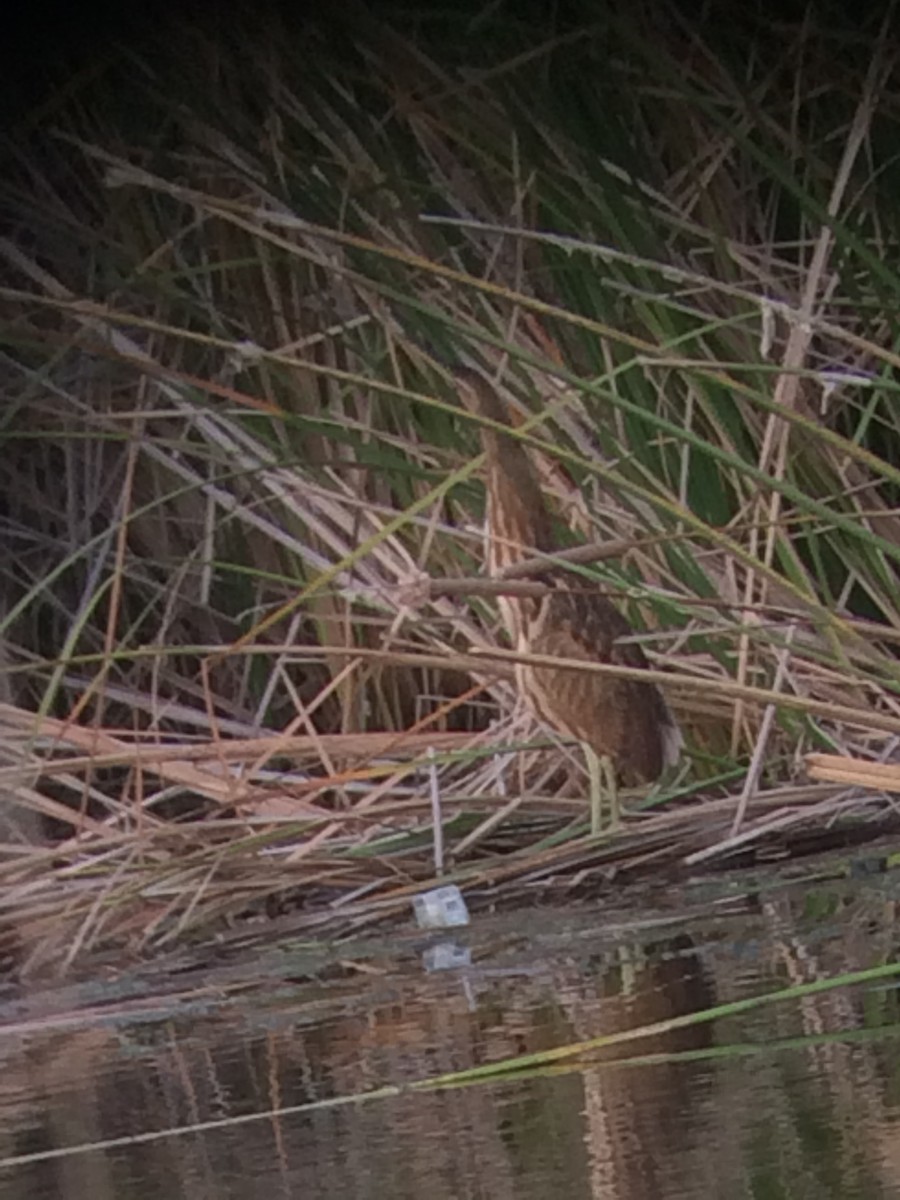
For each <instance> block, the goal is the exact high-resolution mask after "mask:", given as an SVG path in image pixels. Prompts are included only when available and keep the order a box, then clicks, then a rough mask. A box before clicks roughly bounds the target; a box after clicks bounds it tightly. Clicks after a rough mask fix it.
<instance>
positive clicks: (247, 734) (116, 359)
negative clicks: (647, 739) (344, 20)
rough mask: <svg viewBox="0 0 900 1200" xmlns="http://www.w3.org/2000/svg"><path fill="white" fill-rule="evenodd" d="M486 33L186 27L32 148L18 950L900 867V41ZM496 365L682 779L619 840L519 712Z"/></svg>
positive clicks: (9, 514)
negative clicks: (833, 835) (767, 864)
mask: <svg viewBox="0 0 900 1200" xmlns="http://www.w3.org/2000/svg"><path fill="white" fill-rule="evenodd" d="M590 7H591V6H586V9H588V8H590ZM492 11H493V10H490V9H486V10H484V11H483V12H481V14H480V15H478V14H476V13H475V12H474V10H473V11H472V12H471V13H470V12H469V11H468V10H467V9H466V8H465V6H464V7H463V8H462V9H460V10H459V11H458V12H457V13H456V14H455V15H454V16H448V15H446V14H444V15H443V16H441V15H434V16H432V17H430V18H429V17H423V18H422V19H421V21H420V24H419V25H418V26H417V28H416V29H415V30H413V31H410V30H408V29H407V30H406V31H405V32H404V33H402V34H401V33H400V32H399V30H400V29H401V28H405V27H404V26H403V25H402V23H401V22H400V21H399V18H398V23H397V24H396V25H394V24H392V23H391V21H390V20H389V19H388V18H385V19H384V20H381V21H379V22H377V23H375V22H374V21H372V20H370V19H369V18H367V17H366V16H365V15H364V14H363V13H361V12H360V13H357V14H356V16H355V18H354V21H353V22H352V23H351V26H350V28H349V29H348V28H344V29H342V30H334V29H331V28H329V26H328V23H327V20H326V19H325V18H322V19H321V20H320V21H319V22H318V24H315V25H313V24H308V25H307V26H305V27H304V28H303V29H291V28H288V27H286V26H284V25H281V24H279V22H278V20H277V19H276V18H274V17H272V18H271V19H267V20H265V21H261V22H260V21H252V20H251V19H250V17H248V18H247V19H246V24H245V25H244V26H243V27H241V26H240V25H238V26H237V27H236V29H234V30H232V32H231V35H230V36H228V37H225V36H220V35H218V34H216V33H215V32H214V31H213V30H212V28H211V27H205V26H204V25H203V24H202V23H201V24H191V23H190V22H189V21H187V20H183V21H182V22H181V23H179V24H178V25H177V26H173V27H172V28H171V29H166V30H163V31H161V32H160V33H159V36H158V38H157V39H154V38H152V37H149V36H147V37H144V38H143V39H139V40H137V41H135V42H134V43H133V44H129V45H125V46H123V45H121V44H120V45H117V46H115V47H111V48H110V50H109V52H108V53H106V54H100V53H99V52H98V54H97V55H96V57H95V59H94V61H93V65H92V69H91V70H90V71H82V72H81V73H77V72H74V73H72V74H71V76H70V78H69V79H68V81H67V86H66V87H61V88H59V89H58V90H57V91H54V92H51V93H49V97H48V98H47V99H45V101H44V102H43V103H42V104H41V106H40V107H37V108H34V109H32V110H29V112H28V113H27V114H24V115H23V117H22V119H21V120H20V122H19V124H18V126H17V127H16V130H15V133H14V136H13V138H12V140H11V148H12V150H13V168H12V169H11V171H10V172H9V175H8V176H7V177H6V178H5V179H4V180H3V182H2V184H0V207H2V212H3V218H4V225H5V227H6V230H7V234H6V236H5V237H4V238H3V239H2V241H0V260H2V263H3V270H2V276H0V279H2V286H0V304H2V349H0V354H2V358H0V364H2V386H3V391H4V401H5V402H4V405H3V409H4V418H3V422H2V436H3V439H4V461H5V465H6V470H5V471H4V472H3V507H4V511H5V517H4V520H3V538H4V550H5V552H4V556H3V591H4V595H5V597H6V605H5V611H4V613H3V614H2V621H0V634H2V639H3V655H4V663H3V666H4V671H3V676H2V678H3V680H4V685H3V686H4V689H5V690H4V694H3V696H2V699H3V701H4V703H3V704H2V705H0V727H2V732H0V756H2V757H0V789H2V809H0V812H2V820H0V829H2V833H3V845H2V848H0V849H2V854H0V913H2V914H3V919H4V920H5V921H7V922H8V923H9V925H10V927H11V928H13V927H14V928H15V931H16V938H18V939H19V940H20V941H21V943H22V944H24V945H26V946H27V947H28V952H29V955H30V956H31V959H32V961H47V960H51V961H54V962H60V963H63V964H70V963H72V962H73V961H74V960H75V959H77V958H78V957H79V956H80V955H81V954H83V953H86V952H87V951H89V950H92V949H96V948H98V947H107V948H109V947H113V948H119V949H121V950H123V951H124V950H127V951H128V952H130V953H144V952H149V951H150V950H153V949H157V948H160V947H166V946H170V945H171V944H172V943H173V942H176V941H178V940H180V939H184V938H188V937H190V938H195V939H196V938H201V939H202V938H209V937H212V936H213V935H214V934H215V933H216V932H217V931H221V930H222V929H223V928H225V927H226V926H227V925H228V924H233V923H235V922H241V921H254V920H258V919H259V918H260V917H264V916H266V915H269V916H271V915H272V914H273V913H276V912H282V911H288V912H290V913H292V914H293V915H294V919H295V920H296V921H297V922H298V923H299V924H300V925H301V926H309V927H310V928H315V929H316V930H320V931H327V932H329V934H335V933H337V932H340V931H341V930H345V929H348V928H355V927H358V925H359V923H360V922H366V921H371V920H380V919H383V918H384V917H386V916H396V915H397V914H400V913H402V914H408V913H409V902H410V897H411V896H412V895H413V894H415V893H416V892H418V891H421V890H422V889H423V888H425V887H428V886H429V885H431V884H432V883H434V882H435V880H436V879H438V878H441V879H452V880H454V881H456V882H458V883H459V884H460V885H461V886H462V887H463V888H464V890H465V891H466V892H467V894H468V895H469V897H470V899H471V901H472V903H473V904H474V905H475V906H476V907H477V905H478V904H479V903H497V902H511V903H512V902H515V903H519V902H522V901H524V900H528V899H532V898H534V897H535V896H541V897H546V896H548V895H552V896H567V895H571V894H572V893H573V891H576V892H578V893H579V894H580V893H581V891H583V890H584V889H588V890H593V891H596V890H598V889H602V888H603V887H608V886H611V884H612V883H613V881H614V880H615V879H616V878H618V877H620V876H621V875H622V874H623V873H630V874H633V875H638V876H640V875H641V874H644V875H647V876H650V875H654V876H657V875H658V874H659V872H661V871H662V872H670V871H677V870H684V869H685V866H686V865H687V867H688V868H696V867H698V866H699V865H700V864H704V863H714V864H716V865H720V864H722V863H726V862H732V861H734V860H735V856H737V855H740V856H746V855H753V854H755V853H757V852H758V851H759V850H760V849H761V848H764V849H765V852H766V853H772V852H777V853H788V852H790V849H791V846H792V845H793V844H795V841H796V838H797V837H798V836H800V835H802V836H808V835H809V834H810V832H817V831H819V832H821V831H832V832H833V831H835V830H837V832H838V834H840V835H841V836H843V835H848V836H857V835H858V834H859V832H860V831H861V830H862V831H864V832H870V833H871V832H874V831H881V830H883V829H884V828H885V827H886V826H887V827H890V824H891V819H892V817H893V813H894V806H893V801H892V800H891V795H892V794H893V793H895V792H897V791H898V790H900V766H898V765H897V763H896V760H897V754H896V750H897V739H898V735H900V706H898V678H900V667H898V661H897V654H896V647H897V644H898V640H900V612H898V607H897V591H898V589H897V569H898V563H900V518H898V516H897V511H896V506H897V497H898V494H900V490H898V489H900V469H898V467H897V465H896V464H897V463H898V462H900V404H898V388H897V384H896V382H895V378H894V375H895V368H896V366H897V364H898V361H900V360H898V355H897V353H896V350H895V348H894V347H895V345H896V330H895V325H896V320H895V314H896V312H897V311H898V307H900V305H898V294H900V286H898V278H897V274H896V271H895V270H894V268H893V266H892V265H891V263H892V257H891V255H892V251H891V247H893V246H895V245H896V243H897V239H896V233H895V231H894V229H893V221H894V218H895V215H896V203H895V200H894V197H895V195H896V189H894V188H893V187H892V185H891V171H892V170H893V167H892V166H890V164H889V163H888V162H887V160H886V159H885V158H884V149H883V147H885V146H886V145H891V144H893V143H892V141H891V139H892V137H895V136H896V128H895V126H896V120H897V115H896V105H895V104H894V102H893V101H894V98H895V96H896V85H897V77H896V68H895V59H896V46H895V45H894V44H893V43H892V41H891V38H892V33H891V30H890V27H889V26H886V27H885V28H884V29H882V28H880V27H878V26H877V25H876V26H873V27H872V29H871V30H870V31H869V32H868V33H866V34H865V35H861V36H858V37H857V38H856V39H855V40H854V41H852V42H848V41H841V38H842V34H841V31H840V29H838V28H836V27H834V26H833V25H829V27H828V28H816V27H814V26H812V25H810V24H809V23H806V24H803V25H800V24H798V25H796V26H795V25H791V24H789V23H787V22H786V23H785V24H784V25H782V26H780V27H776V26H774V25H771V24H768V25H765V26H763V25H759V26H757V25H754V24H753V23H752V19H751V18H749V17H746V18H742V20H743V21H746V23H745V24H743V25H741V26H740V27H735V28H729V29H727V30H723V29H722V28H721V27H720V26H716V25H706V24H704V22H703V20H702V19H701V18H699V17H698V18H697V19H696V23H695V24H694V25H691V26H687V25H685V24H684V23H683V21H682V16H681V15H680V14H679V12H678V11H677V10H676V7H675V6H673V7H672V8H671V9H665V8H664V9H660V6H658V5H654V6H646V7H641V6H635V7H634V10H633V11H632V12H630V14H629V15H628V16H627V17H625V16H622V15H618V16H616V17H613V16H609V17H607V18H601V19H597V18H596V17H595V16H593V15H590V14H589V13H588V12H587V11H586V12H585V13H584V14H583V19H575V16H574V15H573V16H572V20H571V23H570V24H569V25H566V26H565V27H563V26H559V25H558V26H556V27H553V28H551V27H549V26H547V27H543V28H542V27H538V26H535V25H534V24H528V25H527V26H526V25H525V24H524V22H523V23H522V24H518V23H517V21H516V19H515V18H512V17H510V16H509V15H508V14H504V15H503V17H502V20H501V19H500V17H499V16H498V15H497V14H496V13H494V15H492ZM591 12H592V13H593V9H592V10H591ZM661 12H663V13H665V16H664V18H662V19H661V18H660V16H659V14H660V13H661ZM838 46H840V47H841V51H840V55H838ZM836 64H839V69H836ZM601 66H602V71H601ZM457 365H478V366H480V367H481V368H482V369H484V370H489V371H491V372H492V373H493V374H494V375H495V376H496V378H497V379H498V380H499V381H500V386H501V387H502V388H503V390H504V393H505V394H506V396H507V398H508V399H509V400H510V401H511V402H512V403H513V404H515V405H516V406H517V408H518V411H519V413H520V415H521V423H520V424H519V426H518V428H517V436H519V437H521V438H522V440H523V441H524V442H525V443H526V444H527V445H528V446H529V448H530V451H531V453H532V455H533V457H534V461H535V462H536V464H537V466H538V469H539V470H540V473H541V476H542V480H543V483H544V487H545V490H546V493H547V496H548V498H549V500H550V503H551V505H552V506H553V508H554V511H555V514H556V518H557V522H558V528H559V533H560V547H561V555H562V559H563V560H565V561H566V563H567V567H568V569H570V570H572V571H578V572H579V573H581V574H583V575H586V576H588V577H589V578H591V579H592V580H594V581H595V582H596V585H597V587H598V588H602V589H604V590H606V591H607V592H608V593H609V594H610V595H612V596H613V597H615V598H616V599H617V601H618V602H619V603H620V604H621V606H622V608H623V610H624V611H625V612H626V613H627V615H628V617H629V619H630V621H631V622H632V624H633V625H634V627H635V629H636V630H637V631H638V632H637V634H636V636H637V637H638V638H639V639H640V641H641V644H642V645H643V647H644V648H645V651H646V653H647V655H648V658H649V659H650V661H651V668H652V670H653V672H654V673H657V672H658V673H659V679H660V681H661V682H662V683H663V685H664V687H665V689H666V693H667V696H668V697H669V699H670V702H671V703H672V705H673V708H674V709H675V711H676V714H677V716H678V718H679V720H680V722H681V724H682V726H683V728H684V731H685V734H686V740H687V754H686V758H685V769H684V771H683V772H682V773H681V774H680V775H678V776H677V777H673V778H670V779H667V780H665V781H663V783H662V784H661V785H660V786H659V787H657V788H656V789H655V790H654V791H653V792H652V793H650V794H649V795H647V794H641V795H633V796H630V797H628V798H627V801H626V805H627V807H628V809H629V812H630V816H629V819H628V821H627V823H626V826H625V828H624V830H623V831H622V832H621V833H620V834H619V835H617V836H615V837H612V838H607V839H604V840H602V841H601V842H599V843H598V842H596V841H591V840H590V839H588V838H587V837H586V824H587V823H586V811H585V809H586V805H585V799H584V797H585V788H586V784H585V780H584V779H583V777H582V774H581V767H580V764H579V758H578V755H577V753H574V752H573V750H572V747H570V746H567V745H565V744H563V743H562V742H560V741H559V740H558V739H556V738H555V737H554V736H553V735H552V734H550V733H548V731H547V730H544V729H541V728H538V727H536V726H535V725H534V723H533V721H532V720H531V718H529V716H528V715H527V714H526V713H525V712H523V711H522V710H521V706H519V705H518V704H517V702H516V696H515V689H514V687H513V686H512V674H513V672H512V666H513V659H514V656H513V655H512V653H511V652H510V650H509V649H508V647H507V645H506V643H505V642H504V638H503V635H502V633H501V632H500V630H499V625H498V619H497V611H496V594H497V592H498V590H502V589H506V590H515V589H517V588H518V589H527V588H535V587H539V586H540V585H539V584H537V583H535V581H534V579H533V578H532V577H531V576H532V575H533V574H535V573H536V572H535V571H534V570H532V572H531V574H529V572H528V571H527V570H526V571H525V572H520V575H519V577H518V578H516V579H512V578H510V579H508V580H505V581H499V582H497V581H491V582H489V581H486V580H485V579H484V577H483V571H482V562H481V535H480V526H481V521H482V513H483V489H482V487H481V484H480V482H479V467H480V458H479V456H478V436H477V429H476V427H475V425H474V423H473V420H474V419H473V418H472V417H471V416H469V415H468V414H466V413H465V412H464V411H463V410H462V408H461V406H460V404H459V401H458V398H457V397H456V395H455V392H454V387H453V368H454V367H455V366H457ZM581 544H584V545H586V546H587V550H586V551H582V552H575V553H574V554H572V553H567V552H566V551H565V549H564V548H565V547H566V546H572V547H575V546H578V545H581ZM539 565H540V566H544V565H545V564H543V563H542V564H539ZM597 669H598V670H602V669H609V668H602V667H598V668H597ZM436 831H439V832H436Z"/></svg>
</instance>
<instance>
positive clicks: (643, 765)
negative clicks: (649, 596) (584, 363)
mask: <svg viewBox="0 0 900 1200" xmlns="http://www.w3.org/2000/svg"><path fill="white" fill-rule="evenodd" d="M456 376H457V379H458V381H459V392H460V398H461V399H462V401H463V403H464V404H465V406H466V408H468V409H469V410H470V411H471V412H474V413H475V414H476V415H478V416H480V417H486V418H488V419H489V420H490V421H492V422H494V423H495V425H501V426H506V427H509V425H510V421H509V416H508V414H507V412H506V409H505V406H504V405H503V403H502V401H501V400H500V397H499V396H498V395H497V392H496V391H495V389H494V388H493V387H492V386H491V385H490V384H489V383H487V382H486V380H484V379H483V378H482V377H481V376H480V375H479V374H477V373H476V372H475V371H471V370H468V369H458V370H457V371H456ZM480 431H481V440H482V445H483V447H484V451H485V456H486V459H487V516H486V521H485V556H486V559H487V567H488V571H489V573H490V574H491V575H494V576H496V575H499V574H500V573H501V572H502V571H503V570H504V569H505V568H508V567H509V566H511V565H512V564H513V563H518V562H522V561H523V560H524V559H526V558H533V557H534V556H535V554H540V553H554V552H556V551H559V550H560V549H562V547H561V545H560V544H559V542H558V540H557V538H556V537H555V536H554V533H553V525H552V521H551V518H550V513H549V510H548V509H547V506H546V504H545V502H544V497H543V495H542V494H541V489H540V485H539V483H538V479H537V475H536V473H535V471H534V469H533V467H532V465H531V462H530V460H529V458H528V455H527V453H526V451H525V449H524V447H523V446H522V444H521V442H519V441H518V440H517V439H516V438H514V437H512V436H511V435H510V434H509V433H507V432H504V431H503V430H502V429H498V428H495V427H494V426H492V425H486V424H483V425H481V427H480ZM538 578H539V579H540V581H541V582H543V583H546V584H549V585H551V586H552V588H553V590H552V591H550V592H548V593H547V594H546V595H544V596H543V597H540V598H532V597H527V598H526V597H516V596H501V597H498V603H499V607H500V613H501V615H502V617H503V621H504V624H505V625H506V628H507V631H508V632H509V637H510V641H511V642H512V645H513V648H514V649H515V650H517V651H518V652H519V653H520V654H533V655H546V656H549V657H553V658H567V659H580V660H581V661H583V662H591V663H613V664H619V665H621V666H625V667H639V668H646V667H647V665H648V664H647V659H646V658H645V657H644V653H643V651H642V650H641V648H640V646H638V645H636V644H635V643H634V642H629V641H626V640H623V639H627V638H628V637H629V636H630V635H631V634H632V630H631V627H630V626H629V624H628V622H627V621H626V620H625V618H624V617H623V616H622V614H621V613H620V612H619V611H618V609H617V608H615V606H614V605H613V604H612V603H611V602H610V601H609V600H607V599H606V597H605V596H603V595H601V594H600V593H599V592H598V591H597V589H596V586H594V585H592V584H591V583H590V582H589V581H587V580H585V579H584V578H583V577H581V576H578V575H575V574H573V573H567V574H566V575H565V576H563V577H561V574H560V572H559V570H556V569H553V568H551V569H549V570H548V572H547V573H546V574H545V575H541V576H539V577H538ZM516 684H517V687H518V689H519V692H520V694H521V696H522V697H523V699H524V700H525V701H526V703H527V704H528V705H529V707H530V708H531V710H532V711H533V712H534V714H535V715H536V716H537V717H538V718H539V719H540V720H542V721H544V722H546V724H547V725H549V726H551V727H552V728H553V729H555V730H557V731H558V732H559V733H562V734H563V735H565V736H567V737H573V738H575V739H576V740H577V741H579V742H581V744H582V746H583V748H584V754H585V759H586V761H587V767H588V775H589V777H590V782H591V832H592V833H594V834H596V833H599V832H600V830H601V827H602V823H601V819H602V808H603V794H604V791H606V793H607V795H608V799H609V805H610V823H611V825H612V826H613V827H614V826H616V825H618V823H619V820H620V809H619V800H618V780H619V778H621V779H622V780H623V782H625V783H626V784H628V785H631V784H643V783H652V782H653V781H654V780H655V779H657V778H658V777H659V775H660V774H661V773H662V771H663V768H664V767H666V766H669V765H671V764H674V763H675V762H677V760H678V757H679V753H680V750H681V734H680V732H679V729H678V726H677V725H676V723H675V719H674V717H673V716H672V714H671V712H670V711H669V706H668V705H667V704H666V702H665V700H664V698H663V695H662V693H661V692H660V690H659V688H658V687H657V686H656V685H655V684H653V683H643V682H641V681H640V680H636V679H623V678H620V677H617V676H615V675H605V674H603V675H601V674H599V673H597V672H589V671H577V670H573V669H572V668H562V667H560V668H555V667H550V666H540V667H539V666H530V665H529V664H527V663H517V664H516Z"/></svg>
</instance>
